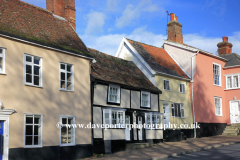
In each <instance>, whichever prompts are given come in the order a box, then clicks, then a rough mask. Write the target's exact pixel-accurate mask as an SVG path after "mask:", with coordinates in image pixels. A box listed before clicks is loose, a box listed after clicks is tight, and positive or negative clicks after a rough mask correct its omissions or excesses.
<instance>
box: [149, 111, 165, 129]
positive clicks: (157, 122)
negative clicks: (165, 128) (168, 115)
mask: <svg viewBox="0 0 240 160" xmlns="http://www.w3.org/2000/svg"><path fill="white" fill-rule="evenodd" d="M147 116H150V123H149V124H150V125H151V128H149V127H148V125H149V124H148V121H147ZM153 116H156V121H153ZM157 116H160V122H159V121H157ZM153 122H155V124H154V126H153V127H152V124H153ZM162 122H163V120H162V114H161V113H152V112H148V113H145V124H146V129H161V127H162V126H161V124H162ZM156 124H159V125H160V126H159V128H156Z"/></svg>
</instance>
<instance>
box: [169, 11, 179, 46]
mask: <svg viewBox="0 0 240 160" xmlns="http://www.w3.org/2000/svg"><path fill="white" fill-rule="evenodd" d="M170 17H171V21H170V22H168V24H167V26H168V40H170V41H173V42H177V43H183V35H182V24H181V23H179V22H178V17H177V16H176V15H175V14H173V13H171V14H170Z"/></svg>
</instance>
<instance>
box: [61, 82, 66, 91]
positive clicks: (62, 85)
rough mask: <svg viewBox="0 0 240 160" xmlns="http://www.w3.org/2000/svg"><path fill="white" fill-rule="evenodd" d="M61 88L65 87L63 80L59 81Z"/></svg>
mask: <svg viewBox="0 0 240 160" xmlns="http://www.w3.org/2000/svg"><path fill="white" fill-rule="evenodd" d="M61 88H63V89H65V81H61Z"/></svg>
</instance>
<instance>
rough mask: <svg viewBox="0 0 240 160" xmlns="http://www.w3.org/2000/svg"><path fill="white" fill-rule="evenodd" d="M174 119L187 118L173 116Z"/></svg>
mask: <svg viewBox="0 0 240 160" xmlns="http://www.w3.org/2000/svg"><path fill="white" fill-rule="evenodd" d="M172 117H173V118H186V117H175V116H172Z"/></svg>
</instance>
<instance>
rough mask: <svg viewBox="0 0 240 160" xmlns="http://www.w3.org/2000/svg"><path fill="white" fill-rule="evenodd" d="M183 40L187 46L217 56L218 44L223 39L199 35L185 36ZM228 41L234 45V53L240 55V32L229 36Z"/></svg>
mask: <svg viewBox="0 0 240 160" xmlns="http://www.w3.org/2000/svg"><path fill="white" fill-rule="evenodd" d="M183 39H184V40H183V42H184V43H185V44H188V45H191V46H193V47H197V48H199V49H201V50H205V51H208V52H210V53H213V54H217V49H218V47H217V44H218V43H219V42H222V37H218V38H213V37H203V36H200V35H198V34H186V35H183ZM228 41H229V42H230V43H232V44H233V47H232V52H234V53H238V54H240V32H234V33H233V35H232V36H228Z"/></svg>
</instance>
